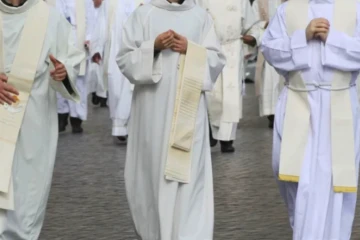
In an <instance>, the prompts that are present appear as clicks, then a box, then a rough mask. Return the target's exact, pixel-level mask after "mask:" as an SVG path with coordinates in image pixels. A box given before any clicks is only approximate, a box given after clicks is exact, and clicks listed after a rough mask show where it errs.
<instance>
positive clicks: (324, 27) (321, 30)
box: [306, 18, 330, 41]
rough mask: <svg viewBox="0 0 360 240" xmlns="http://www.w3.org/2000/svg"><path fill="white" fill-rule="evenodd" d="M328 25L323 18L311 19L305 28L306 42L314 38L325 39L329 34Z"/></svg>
mask: <svg viewBox="0 0 360 240" xmlns="http://www.w3.org/2000/svg"><path fill="white" fill-rule="evenodd" d="M329 28H330V23H329V21H328V20H327V19H325V18H315V19H313V20H312V21H311V22H310V23H309V25H308V26H307V28H306V40H308V41H310V40H312V39H314V38H315V37H320V35H323V36H322V38H325V41H326V38H327V35H328V33H329ZM322 38H321V40H322Z"/></svg>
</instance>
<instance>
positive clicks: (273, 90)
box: [253, 0, 284, 117]
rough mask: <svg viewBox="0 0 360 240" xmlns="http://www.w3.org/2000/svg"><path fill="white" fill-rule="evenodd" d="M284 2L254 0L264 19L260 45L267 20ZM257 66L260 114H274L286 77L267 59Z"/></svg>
mask: <svg viewBox="0 0 360 240" xmlns="http://www.w3.org/2000/svg"><path fill="white" fill-rule="evenodd" d="M265 1H267V2H265ZM283 2H284V0H255V1H254V2H253V9H254V12H255V14H256V15H257V16H258V18H259V19H261V20H262V21H261V22H259V24H258V26H259V30H260V35H259V41H258V45H260V43H261V38H262V36H263V34H264V32H265V28H264V27H265V24H266V22H268V21H270V20H271V19H272V17H273V16H274V15H275V13H276V9H277V8H278V6H279V5H280V4H281V3H283ZM259 54H262V53H259ZM258 61H261V60H260V57H258ZM256 67H257V69H256V73H257V74H256V78H258V79H256V80H255V81H256V85H257V88H258V89H257V91H258V93H257V95H258V97H259V112H260V116H262V117H263V116H269V115H274V114H275V110H276V103H277V100H278V98H279V95H280V92H281V90H282V88H283V86H284V78H283V77H282V76H280V75H279V74H278V73H277V72H276V70H275V69H274V68H273V67H272V66H271V65H270V64H269V63H267V62H266V61H264V62H258V64H257V66H256ZM260 68H261V69H260Z"/></svg>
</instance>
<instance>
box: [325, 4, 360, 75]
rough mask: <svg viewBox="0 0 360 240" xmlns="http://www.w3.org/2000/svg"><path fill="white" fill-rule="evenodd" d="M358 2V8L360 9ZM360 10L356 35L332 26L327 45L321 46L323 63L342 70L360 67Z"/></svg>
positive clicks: (356, 69) (355, 69)
mask: <svg viewBox="0 0 360 240" xmlns="http://www.w3.org/2000/svg"><path fill="white" fill-rule="evenodd" d="M359 6H360V5H359V4H358V9H359ZM359 12H360V11H358V17H357V26H356V32H355V34H354V36H349V35H347V34H346V33H343V32H339V31H337V30H335V29H334V28H330V31H329V35H328V38H327V41H326V44H325V45H322V46H321V57H322V64H323V65H324V66H326V67H330V68H335V69H339V70H341V71H359V69H360V24H359V21H360V14H359Z"/></svg>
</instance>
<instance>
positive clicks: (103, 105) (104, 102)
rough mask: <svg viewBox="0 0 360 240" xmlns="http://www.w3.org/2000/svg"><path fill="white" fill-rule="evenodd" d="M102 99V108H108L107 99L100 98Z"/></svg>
mask: <svg viewBox="0 0 360 240" xmlns="http://www.w3.org/2000/svg"><path fill="white" fill-rule="evenodd" d="M99 99H100V107H102V108H106V107H107V98H102V97H99Z"/></svg>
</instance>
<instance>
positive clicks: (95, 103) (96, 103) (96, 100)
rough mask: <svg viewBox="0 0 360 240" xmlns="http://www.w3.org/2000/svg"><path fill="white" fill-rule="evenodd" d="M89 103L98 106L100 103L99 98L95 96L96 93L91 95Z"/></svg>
mask: <svg viewBox="0 0 360 240" xmlns="http://www.w3.org/2000/svg"><path fill="white" fill-rule="evenodd" d="M91 102H92V104H94V105H99V103H100V98H99V97H98V96H97V95H96V93H92V99H91Z"/></svg>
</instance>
